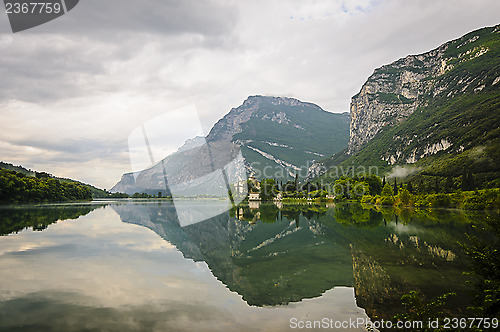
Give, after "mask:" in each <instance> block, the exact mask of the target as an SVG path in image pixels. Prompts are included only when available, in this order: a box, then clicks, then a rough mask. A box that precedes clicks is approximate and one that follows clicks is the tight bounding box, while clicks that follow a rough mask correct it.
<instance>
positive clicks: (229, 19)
mask: <svg viewBox="0 0 500 332" xmlns="http://www.w3.org/2000/svg"><path fill="white" fill-rule="evenodd" d="M498 13H500V1H498V0H420V1H417V0H406V1H403V0H354V1H347V0H345V1H341V0H272V1H269V0H266V1H264V0H248V1H243V0H240V1H236V0H235V1H231V0H199V1H195V0H155V1H148V0H143V1H136V0H135V1H131V0H81V1H80V3H79V5H78V6H76V7H75V8H74V9H73V10H72V11H70V12H69V13H68V14H66V15H64V16H62V17H60V18H59V19H56V20H54V21H51V22H49V23H47V24H44V25H42V26H39V27H36V28H33V29H30V30H26V31H23V32H20V33H16V34H13V33H12V32H11V29H10V26H9V22H8V19H7V15H5V14H4V13H0V78H1V79H0V112H1V113H0V114H1V121H0V160H3V161H6V162H11V163H14V164H21V165H23V166H26V167H28V168H32V169H36V170H40V171H46V172H50V173H52V174H54V175H57V176H62V177H70V178H74V179H78V180H81V181H84V182H87V183H91V184H93V185H96V186H99V187H101V188H107V189H109V188H111V187H112V186H113V185H114V184H115V183H116V182H117V181H118V180H119V179H120V177H121V175H122V174H123V173H126V172H129V171H131V165H130V160H129V156H128V136H129V135H130V133H131V132H133V130H134V129H135V128H136V127H137V126H138V125H140V124H141V123H144V122H147V121H148V120H150V119H152V118H154V117H157V116H159V115H161V114H163V113H165V112H169V111H172V110H176V109H179V108H181V107H186V106H193V105H194V106H195V107H196V109H197V111H198V113H199V117H200V121H201V125H202V128H203V130H204V131H205V133H208V131H209V130H210V128H211V127H212V125H213V124H214V123H215V122H216V121H217V120H218V119H219V118H221V117H222V116H224V114H226V113H227V112H229V110H230V109H231V108H233V107H237V106H239V105H241V103H242V102H243V101H244V100H245V99H246V97H248V96H249V95H256V94H262V95H276V96H288V97H294V98H297V99H300V100H302V101H309V102H313V103H315V104H318V105H319V106H321V107H322V108H323V109H325V110H327V111H330V112H347V111H349V103H350V98H351V96H353V95H354V94H356V93H357V92H358V91H359V90H360V88H361V86H362V84H363V83H364V82H365V81H366V79H367V78H368V76H370V75H371V74H372V72H373V70H374V69H375V68H377V67H380V66H382V65H384V64H387V63H390V62H392V61H395V60H397V59H398V58H401V57H404V56H406V55H408V54H418V53H423V52H426V51H429V50H431V49H433V48H435V47H437V46H439V45H440V44H442V43H444V42H446V41H449V40H451V39H455V38H458V37H460V36H462V35H463V34H465V33H467V32H470V31H472V30H475V29H478V28H481V27H485V26H492V25H496V24H498V23H500V18H499V15H498Z"/></svg>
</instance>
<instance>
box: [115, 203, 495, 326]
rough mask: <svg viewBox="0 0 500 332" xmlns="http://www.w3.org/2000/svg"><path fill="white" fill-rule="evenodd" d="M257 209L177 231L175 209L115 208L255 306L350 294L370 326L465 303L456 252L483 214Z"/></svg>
mask: <svg viewBox="0 0 500 332" xmlns="http://www.w3.org/2000/svg"><path fill="white" fill-rule="evenodd" d="M250 203H253V204H247V205H240V206H238V207H237V208H234V209H232V210H231V211H230V212H229V213H224V214H221V215H219V216H217V217H214V218H211V219H209V220H206V221H204V222H201V223H199V224H195V225H189V226H187V227H181V225H180V224H179V223H178V222H176V219H175V211H174V209H173V206H169V205H167V204H161V205H158V206H153V205H149V206H143V207H141V208H137V207H135V206H130V205H119V206H113V209H115V211H116V212H117V213H118V214H119V215H120V217H121V219H122V220H123V221H125V222H129V223H135V224H139V225H142V226H146V227H148V228H150V229H152V230H154V231H155V232H156V233H158V234H159V235H160V236H161V237H162V238H164V239H165V240H167V241H168V242H170V243H172V244H174V245H175V246H176V247H177V248H178V249H179V250H180V251H181V252H182V253H183V255H184V257H186V258H191V259H193V260H195V261H204V262H206V263H207V264H208V266H209V268H210V270H211V271H212V273H213V274H214V275H215V276H216V277H217V278H218V279H219V280H221V281H222V282H223V283H224V284H225V285H227V287H228V288H229V289H231V290H232V291H236V292H237V293H238V294H241V295H242V297H243V299H244V300H245V301H247V302H248V303H249V304H251V305H256V306H268V305H278V304H287V303H290V302H296V301H300V300H301V299H304V298H312V297H317V296H320V295H321V294H322V293H324V292H325V291H326V290H328V289H331V288H333V287H335V286H354V288H355V293H356V301H357V303H358V305H359V306H360V307H363V308H365V309H367V311H368V312H369V313H370V315H371V316H372V317H374V316H378V317H384V318H392V315H393V314H395V313H397V312H398V310H400V303H401V302H400V299H401V296H402V295H403V294H405V293H407V292H409V291H411V290H419V291H420V292H421V293H422V294H424V296H425V297H427V298H431V297H434V296H436V295H440V294H442V293H445V292H456V293H457V294H458V295H457V296H456V297H455V298H454V299H453V300H452V303H451V306H450V307H449V308H448V309H449V310H450V311H453V312H455V313H460V312H462V310H463V309H464V308H465V307H466V306H467V304H468V303H470V301H471V292H472V289H471V287H470V286H469V285H468V284H467V277H466V276H464V275H463V272H464V271H467V270H468V268H469V265H468V261H467V258H466V257H465V255H464V254H463V252H462V248H461V246H460V244H459V243H464V242H465V241H466V240H467V237H466V234H474V233H475V230H474V228H473V227H472V226H471V225H472V223H480V222H482V219H484V218H488V216H486V215H485V214H484V213H479V214H476V213H465V212H463V211H452V210H409V209H405V210H398V209H394V208H381V207H374V206H368V205H363V204H331V205H329V206H326V205H321V204H314V203H312V204H309V203H308V204H304V205H298V204H283V205H277V204H262V203H258V204H257V205H256V204H255V202H250Z"/></svg>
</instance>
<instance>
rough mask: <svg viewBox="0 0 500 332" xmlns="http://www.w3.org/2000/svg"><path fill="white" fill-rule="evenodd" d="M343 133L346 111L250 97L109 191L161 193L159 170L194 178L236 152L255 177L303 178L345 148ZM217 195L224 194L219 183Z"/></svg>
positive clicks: (179, 179) (177, 178) (174, 178)
mask: <svg viewBox="0 0 500 332" xmlns="http://www.w3.org/2000/svg"><path fill="white" fill-rule="evenodd" d="M348 135H349V116H348V114H347V113H343V114H337V113H330V112H327V111H324V110H323V109H322V108H321V107H319V106H317V105H315V104H312V103H306V102H301V101H299V100H297V99H294V98H286V97H268V96H250V97H248V98H247V99H246V100H245V101H244V102H243V104H242V105H240V106H239V107H237V108H233V109H231V110H230V112H228V113H227V114H226V115H225V116H224V117H223V118H222V119H220V120H219V121H218V122H217V123H216V124H215V125H214V126H213V127H212V129H211V130H210V132H209V134H208V135H207V137H206V142H200V141H199V140H200V139H201V140H203V138H198V139H196V140H188V141H187V142H186V143H185V144H184V146H183V147H181V148H179V150H178V151H177V152H176V153H174V154H172V155H170V156H167V157H166V158H165V159H163V160H162V161H161V162H159V163H157V164H156V165H153V166H152V167H150V168H149V169H147V170H144V171H140V172H136V173H135V174H134V173H127V174H124V175H123V176H122V179H121V180H120V182H118V183H117V184H116V185H115V186H114V187H113V188H112V189H111V191H113V192H114V191H119V192H126V193H134V192H149V193H157V192H158V191H159V190H163V191H165V190H167V189H166V185H165V176H164V173H163V169H165V170H166V173H167V174H169V175H170V176H169V178H168V185H171V184H172V183H176V184H182V183H185V182H189V181H196V179H197V178H200V177H202V176H208V174H209V173H210V172H211V171H214V170H215V169H219V168H221V167H225V165H227V164H228V163H229V162H230V161H231V160H232V159H234V158H235V157H236V156H237V155H238V153H239V152H240V151H241V155H242V156H243V158H244V160H245V168H246V170H247V171H248V174H250V175H254V176H256V177H257V178H260V179H261V178H264V177H273V178H276V179H277V180H287V179H292V178H294V177H295V175H296V174H299V176H300V177H304V176H305V174H306V173H307V169H308V166H309V165H310V164H312V163H313V162H314V160H316V159H318V158H323V157H324V156H327V155H331V154H332V153H335V152H338V151H340V150H342V149H344V148H345V147H346V146H347V140H348ZM197 140H198V142H196V141H197ZM203 143H205V145H204V146H203V145H201V146H200V144H203ZM212 163H213V165H212V166H213V167H210V164H212ZM211 190H212V189H211ZM217 193H220V194H223V193H227V189H226V188H225V186H224V184H223V183H220V185H218V187H217V188H216V190H215V194H217ZM185 194H186V195H189V192H188V191H186V193H185Z"/></svg>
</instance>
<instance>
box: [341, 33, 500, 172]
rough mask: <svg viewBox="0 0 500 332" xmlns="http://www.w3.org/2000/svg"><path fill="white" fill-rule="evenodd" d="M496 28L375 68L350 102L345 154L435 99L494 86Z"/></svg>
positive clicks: (468, 35) (495, 73) (351, 153)
mask: <svg viewBox="0 0 500 332" xmlns="http://www.w3.org/2000/svg"><path fill="white" fill-rule="evenodd" d="M499 27H500V26H496V27H492V28H485V29H481V30H478V31H474V32H471V33H469V34H467V35H465V36H463V37H461V38H459V39H457V40H454V41H451V42H447V43H445V44H443V45H441V46H440V47H438V48H436V49H434V50H432V51H430V52H427V53H424V54H420V55H410V56H407V57H405V58H403V59H400V60H398V61H395V62H393V63H392V64H389V65H386V66H383V67H381V68H378V69H376V70H375V71H374V73H373V75H372V76H370V77H369V78H368V80H367V82H366V83H365V84H364V85H363V87H362V88H361V91H360V92H359V93H358V94H357V95H355V96H354V97H353V98H352V101H351V123H350V136H349V146H348V154H350V155H353V154H354V153H355V152H356V151H359V150H360V149H361V147H362V146H364V145H365V144H366V143H368V142H369V141H370V140H372V139H373V138H374V137H375V136H376V135H377V133H379V132H380V131H381V130H382V129H383V128H386V127H388V126H389V127H391V126H395V125H397V124H399V123H402V122H403V121H404V120H406V119H407V118H408V117H409V116H410V115H411V114H413V113H414V112H415V110H417V109H419V108H421V107H426V106H428V105H430V104H432V103H433V102H434V101H435V100H436V99H439V100H449V99H452V98H454V97H459V96H461V95H463V94H467V93H477V92H481V91H482V90H483V89H485V88H487V87H488V86H490V87H491V86H493V85H495V84H494V83H495V79H497V77H498V76H499V73H498V72H497V71H495V70H492V69H495V68H494V67H496V66H495V57H496V62H497V63H496V64H498V57H497V54H498V43H497V42H495V41H498V36H499V32H500V28H499ZM497 83H498V81H497ZM412 139H414V138H413V137H410V138H409V140H412ZM436 143H437V142H433V143H432V144H430V145H433V144H436ZM437 151H439V149H437ZM420 155H428V153H427V154H425V153H423V154H420ZM420 155H419V154H418V153H417V154H415V155H413V156H405V160H408V161H410V162H411V161H413V162H416V161H417V160H418V159H419V157H420ZM391 157H394V158H392V159H391ZM399 157H401V156H399ZM398 159H400V158H397V156H389V157H388V160H387V161H389V162H390V163H393V164H394V163H395V162H396V160H398ZM391 160H392V161H391Z"/></svg>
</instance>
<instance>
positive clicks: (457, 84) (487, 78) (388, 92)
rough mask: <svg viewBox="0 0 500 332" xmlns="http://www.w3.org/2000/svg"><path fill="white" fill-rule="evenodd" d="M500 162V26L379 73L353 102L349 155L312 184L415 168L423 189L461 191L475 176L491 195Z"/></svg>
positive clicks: (326, 165)
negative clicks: (353, 173) (441, 186)
mask: <svg viewBox="0 0 500 332" xmlns="http://www.w3.org/2000/svg"><path fill="white" fill-rule="evenodd" d="M499 158H500V25H497V26H494V27H489V28H483V29H480V30H477V31H473V32H471V33H469V34H467V35H465V36H463V37H461V38H459V39H456V40H453V41H450V42H448V43H445V44H443V45H441V46H440V47H438V48H437V49H435V50H432V51H430V52H427V53H424V54H421V55H411V56H408V57H405V58H403V59H400V60H398V61H396V62H394V63H392V64H390V65H386V66H383V67H381V68H379V69H377V70H375V72H374V73H373V75H372V76H370V78H369V79H368V80H367V82H366V83H365V84H364V85H363V87H362V88H361V91H360V92H359V93H358V94H357V95H355V96H354V97H353V98H352V103H351V123H350V137H349V145H348V149H346V151H343V152H341V153H338V154H336V155H334V156H331V157H328V158H324V159H320V160H318V162H317V163H316V164H314V165H313V167H311V168H310V176H311V177H315V176H316V177H318V178H319V179H320V180H323V179H324V180H326V179H330V180H331V178H335V176H336V174H338V173H337V172H336V170H338V169H341V170H342V169H344V170H345V169H347V168H348V167H352V166H353V165H355V166H356V167H360V166H363V167H364V169H368V167H371V166H375V167H376V168H377V170H379V172H380V174H383V173H385V172H388V171H389V170H390V169H392V168H394V167H396V166H402V167H405V165H408V164H411V165H412V167H411V168H409V169H412V170H413V171H412V172H410V173H411V174H412V175H411V177H412V180H413V179H414V180H416V181H418V182H421V181H424V182H428V183H430V182H431V181H432V183H437V181H440V180H443V179H444V178H445V177H446V178H448V180H451V179H453V181H455V183H461V181H462V178H461V176H462V175H463V174H464V172H465V171H467V172H468V173H471V174H474V177H475V179H476V184H478V186H483V187H491V186H497V185H498V181H497V179H498V178H499V176H500V169H499V167H498V160H500V159H499ZM413 166H414V167H413ZM326 169H332V171H329V172H328V171H325V170H326ZM318 173H321V174H322V175H321V176H318ZM410 173H408V174H410ZM405 174H407V173H405ZM495 183H496V184H495Z"/></svg>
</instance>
